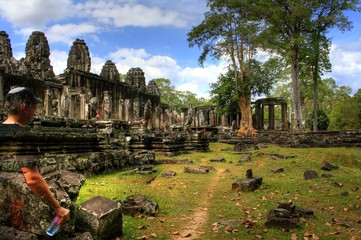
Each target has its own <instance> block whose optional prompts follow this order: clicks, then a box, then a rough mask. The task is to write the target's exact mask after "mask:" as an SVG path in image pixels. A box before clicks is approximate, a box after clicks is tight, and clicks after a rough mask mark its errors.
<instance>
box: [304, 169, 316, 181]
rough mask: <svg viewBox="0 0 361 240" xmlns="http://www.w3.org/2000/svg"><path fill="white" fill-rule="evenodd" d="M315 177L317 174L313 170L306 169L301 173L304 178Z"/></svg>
mask: <svg viewBox="0 0 361 240" xmlns="http://www.w3.org/2000/svg"><path fill="white" fill-rule="evenodd" d="M315 178H318V174H317V172H315V171H313V170H307V171H306V172H304V173H303V179H305V180H311V179H315Z"/></svg>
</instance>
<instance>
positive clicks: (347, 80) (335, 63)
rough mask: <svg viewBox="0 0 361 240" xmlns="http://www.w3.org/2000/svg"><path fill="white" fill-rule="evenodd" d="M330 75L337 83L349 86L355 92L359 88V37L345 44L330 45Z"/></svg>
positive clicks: (360, 67) (360, 61) (327, 75)
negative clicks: (355, 40)
mask: <svg viewBox="0 0 361 240" xmlns="http://www.w3.org/2000/svg"><path fill="white" fill-rule="evenodd" d="M330 61H331V64H332V72H331V73H328V74H326V75H325V77H329V76H330V77H332V78H334V79H335V80H336V83H337V85H339V86H341V85H344V86H350V87H351V88H352V92H353V93H355V92H356V91H357V90H358V89H360V88H361V39H359V41H357V42H353V43H350V44H347V45H332V47H331V52H330Z"/></svg>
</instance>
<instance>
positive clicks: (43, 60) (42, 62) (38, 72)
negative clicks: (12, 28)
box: [19, 31, 55, 79]
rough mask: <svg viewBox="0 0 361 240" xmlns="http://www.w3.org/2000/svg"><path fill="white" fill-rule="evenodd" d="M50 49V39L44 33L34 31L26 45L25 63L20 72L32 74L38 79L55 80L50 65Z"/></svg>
mask: <svg viewBox="0 0 361 240" xmlns="http://www.w3.org/2000/svg"><path fill="white" fill-rule="evenodd" d="M49 56H50V48H49V44H48V39H47V38H46V37H45V34H44V33H43V32H39V31H34V32H33V33H32V34H31V35H30V37H29V39H28V42H27V43H26V48H25V61H24V62H21V64H23V66H21V67H20V69H19V70H20V71H21V72H23V73H26V74H32V75H33V76H34V77H35V78H38V79H49V78H54V76H55V74H54V71H53V67H52V66H51V64H50V59H49Z"/></svg>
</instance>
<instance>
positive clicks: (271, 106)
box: [254, 98, 288, 130]
mask: <svg viewBox="0 0 361 240" xmlns="http://www.w3.org/2000/svg"><path fill="white" fill-rule="evenodd" d="M255 104H256V107H255V111H256V112H255V114H256V115H255V117H256V118H255V124H254V126H255V127H256V128H257V129H259V130H261V129H264V107H265V106H268V128H267V130H274V129H275V106H276V105H281V122H282V123H281V124H282V126H281V128H282V130H287V129H288V125H287V102H286V100H284V99H282V98H263V99H259V100H257V101H256V103H255Z"/></svg>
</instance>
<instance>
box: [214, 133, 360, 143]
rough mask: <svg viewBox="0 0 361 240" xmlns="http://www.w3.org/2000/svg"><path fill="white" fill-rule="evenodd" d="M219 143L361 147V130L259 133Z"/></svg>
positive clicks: (221, 139)
mask: <svg viewBox="0 0 361 240" xmlns="http://www.w3.org/2000/svg"><path fill="white" fill-rule="evenodd" d="M218 137H219V138H218V141H220V142H224V143H229V144H237V143H239V142H240V141H242V142H244V143H245V144H248V145H251V144H257V143H270V144H279V145H281V146H285V147H361V130H350V131H322V132H288V131H259V132H258V135H257V137H256V138H238V137H226V136H223V138H222V137H221V135H219V136H218Z"/></svg>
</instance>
